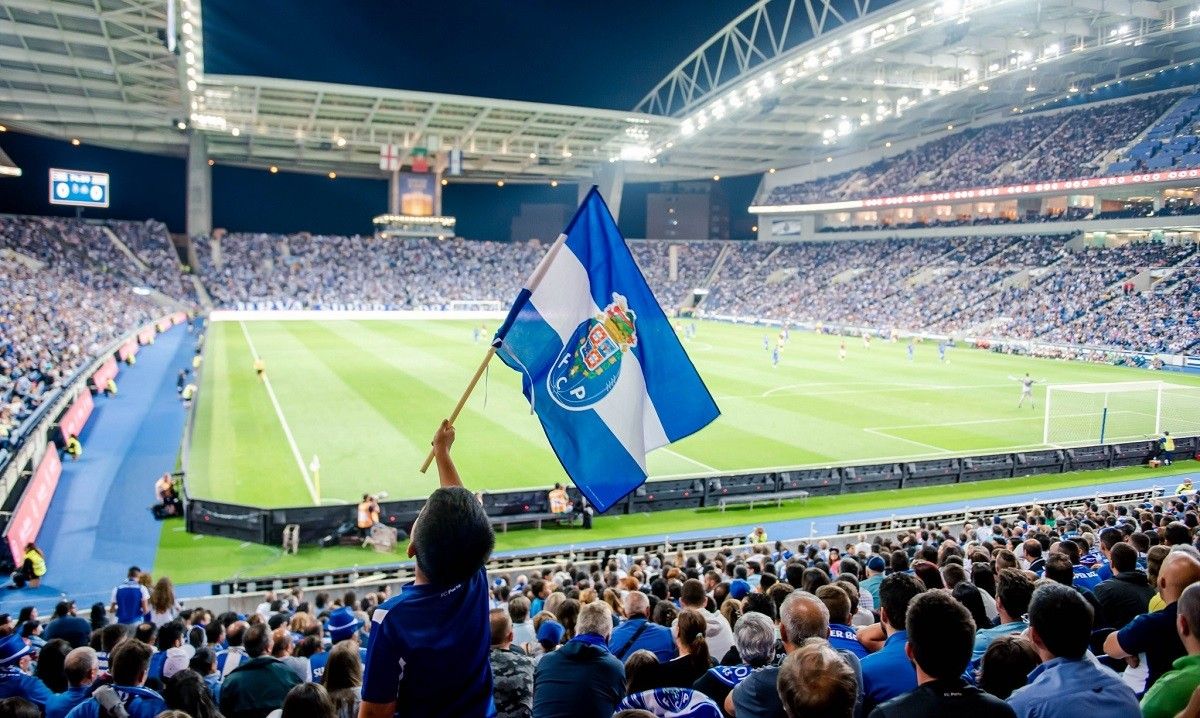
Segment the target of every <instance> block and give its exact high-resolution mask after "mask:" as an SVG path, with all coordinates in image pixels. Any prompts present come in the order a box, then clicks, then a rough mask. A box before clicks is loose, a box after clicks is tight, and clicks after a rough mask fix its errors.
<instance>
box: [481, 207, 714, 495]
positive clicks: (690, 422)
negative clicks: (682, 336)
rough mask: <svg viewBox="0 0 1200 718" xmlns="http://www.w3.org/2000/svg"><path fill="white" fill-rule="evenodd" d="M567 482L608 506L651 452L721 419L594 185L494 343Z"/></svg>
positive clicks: (633, 483) (629, 487) (635, 481)
mask: <svg viewBox="0 0 1200 718" xmlns="http://www.w3.org/2000/svg"><path fill="white" fill-rule="evenodd" d="M493 345H494V346H495V347H496V348H497V352H496V353H497V354H498V355H499V356H500V358H501V360H502V361H503V362H504V363H505V364H507V365H508V366H510V367H512V368H513V369H516V370H517V371H519V372H521V373H522V374H523V375H524V382H523V388H524V392H525V396H526V398H528V399H529V402H530V404H531V406H532V408H533V410H534V412H535V413H536V414H537V415H538V418H539V419H540V420H541V422H542V428H543V429H545V431H546V438H548V439H549V440H550V445H551V446H552V447H554V452H555V453H556V454H557V455H558V460H559V461H560V462H562V465H563V468H564V469H565V470H566V472H567V475H568V476H570V477H571V480H572V481H574V482H575V485H576V486H578V487H579V490H580V491H581V492H583V495H584V496H586V497H587V499H588V501H590V502H591V503H592V504H593V505H595V506H596V508H597V509H598V510H600V511H606V510H608V508H609V507H611V506H612V505H613V504H615V503H616V502H617V501H619V500H620V499H621V498H623V497H624V496H625V495H626V494H628V493H629V492H631V491H633V490H634V489H636V488H637V487H638V486H641V485H642V483H644V482H645V481H646V474H647V472H646V454H647V453H648V452H649V451H651V450H653V449H657V448H659V447H661V446H666V445H667V444H670V443H671V442H673V441H678V440H679V439H682V438H684V437H685V436H688V435H690V434H693V433H695V432H697V431H699V430H700V429H702V428H704V427H705V426H707V425H708V424H709V422H711V421H712V420H713V419H716V418H717V416H718V415H719V414H720V413H721V412H720V410H719V409H718V408H717V405H716V403H715V402H714V401H713V398H712V395H710V394H709V393H708V388H707V387H705V386H704V381H703V380H701V379H700V375H699V374H697V373H696V368H695V367H694V366H692V362H691V360H690V359H689V358H688V356H687V354H686V353H685V352H684V350H683V346H682V345H681V344H680V343H679V339H678V338H677V337H676V336H675V332H674V330H673V329H672V327H671V323H670V321H669V320H668V319H667V316H666V315H665V314H664V313H663V310H662V308H661V307H660V306H659V305H658V302H657V301H656V300H655V299H654V294H653V293H651V291H650V287H649V286H647V284H646V280H645V278H644V277H643V276H642V273H641V271H640V270H639V269H638V267H637V265H636V264H635V263H634V261H633V255H632V254H630V252H629V247H628V246H626V244H625V239H624V238H623V237H622V236H621V233H620V231H619V230H618V229H617V225H616V222H614V221H613V218H612V214H610V213H609V211H608V207H607V206H606V205H605V204H604V200H603V199H602V198H601V197H600V193H599V192H598V191H597V190H596V188H595V187H593V188H592V191H591V192H590V193H589V194H588V196H587V198H586V199H584V201H583V204H582V205H580V207H579V209H578V210H577V211H576V212H575V216H574V217H573V218H572V219H571V222H570V223H569V224H568V225H567V228H566V229H565V230H564V231H563V234H562V235H560V236H559V238H558V241H556V242H555V243H554V244H553V245H552V246H551V247H550V250H549V251H548V252H547V253H546V256H545V257H543V258H542V261H541V263H540V264H539V265H538V267H537V269H536V270H535V271H534V273H533V275H532V276H531V277H530V279H529V281H528V282H527V283H526V286H525V288H524V289H522V290H521V293H520V294H519V295H518V296H517V300H516V302H514V303H513V306H512V309H511V310H510V311H509V313H508V318H507V319H506V320H505V321H504V324H503V325H502V326H501V327H500V329H499V330H498V331H497V332H496V338H495V341H494V344H493Z"/></svg>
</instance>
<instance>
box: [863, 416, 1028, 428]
mask: <svg viewBox="0 0 1200 718" xmlns="http://www.w3.org/2000/svg"><path fill="white" fill-rule="evenodd" d="M1043 418H1044V417H1041V416H1036V415H1034V414H1030V415H1029V416H1014V417H1010V418H1007V419H972V420H971V421H943V422H938V423H936V424H900V425H899V426H872V427H870V428H868V429H866V431H873V430H879V431H888V430H890V429H932V428H934V427H938V426H965V425H967V424H1005V423H1011V422H1015V421H1035V420H1036V421H1038V422H1040V421H1042V419H1043Z"/></svg>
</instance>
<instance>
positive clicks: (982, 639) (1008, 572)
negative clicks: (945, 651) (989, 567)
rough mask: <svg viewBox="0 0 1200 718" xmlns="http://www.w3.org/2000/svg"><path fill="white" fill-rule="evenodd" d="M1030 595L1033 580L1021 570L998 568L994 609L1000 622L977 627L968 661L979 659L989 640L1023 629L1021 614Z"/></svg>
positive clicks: (984, 651) (1023, 614)
mask: <svg viewBox="0 0 1200 718" xmlns="http://www.w3.org/2000/svg"><path fill="white" fill-rule="evenodd" d="M1032 597H1033V581H1030V580H1029V577H1028V576H1026V575H1025V572H1024V571H1022V570H1020V569H1016V568H1006V569H1004V570H1003V571H1001V572H1000V575H999V578H998V580H997V582H996V610H997V611H998V612H999V613H1000V625H998V626H996V627H994V628H981V629H979V631H978V633H976V634H975V648H974V649H973V650H972V652H971V661H972V663H978V662H979V661H980V660H982V659H983V654H984V653H986V652H987V649H988V646H989V645H991V643H992V641H994V640H996V639H997V638H999V637H1000V636H1007V635H1008V634H1010V633H1023V632H1024V631H1025V629H1026V628H1028V624H1027V623H1025V618H1024V617H1025V614H1026V613H1027V612H1028V611H1029V599H1030V598H1032Z"/></svg>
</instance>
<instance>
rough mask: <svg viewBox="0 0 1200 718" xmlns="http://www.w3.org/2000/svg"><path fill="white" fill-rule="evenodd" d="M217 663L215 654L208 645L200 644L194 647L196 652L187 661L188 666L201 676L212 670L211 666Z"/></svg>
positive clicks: (213, 666)
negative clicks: (198, 646)
mask: <svg viewBox="0 0 1200 718" xmlns="http://www.w3.org/2000/svg"><path fill="white" fill-rule="evenodd" d="M216 665H217V654H216V652H215V651H213V649H211V648H209V647H208V646H201V647H200V648H197V649H196V653H195V654H194V655H193V656H192V658H191V660H189V661H188V668H190V669H192V670H193V671H195V672H197V673H199V674H200V675H201V676H207V675H208V674H209V673H212V672H213V668H215V667H216Z"/></svg>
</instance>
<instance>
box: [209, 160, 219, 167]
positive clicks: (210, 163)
mask: <svg viewBox="0 0 1200 718" xmlns="http://www.w3.org/2000/svg"><path fill="white" fill-rule="evenodd" d="M216 163H217V161H216V160H214V159H210V160H209V161H208V166H209V167H212V166H213V165H215V164H216Z"/></svg>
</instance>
